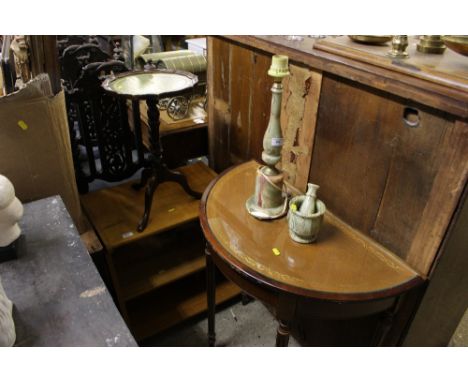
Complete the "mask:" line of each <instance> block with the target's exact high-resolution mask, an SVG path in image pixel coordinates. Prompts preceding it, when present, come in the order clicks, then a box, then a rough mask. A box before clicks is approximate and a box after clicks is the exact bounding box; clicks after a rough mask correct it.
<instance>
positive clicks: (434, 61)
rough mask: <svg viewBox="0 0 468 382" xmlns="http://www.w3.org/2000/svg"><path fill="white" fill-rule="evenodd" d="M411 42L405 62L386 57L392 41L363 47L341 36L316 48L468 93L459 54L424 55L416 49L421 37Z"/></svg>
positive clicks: (466, 72) (411, 38) (467, 75)
mask: <svg viewBox="0 0 468 382" xmlns="http://www.w3.org/2000/svg"><path fill="white" fill-rule="evenodd" d="M408 40H409V41H408V48H407V52H408V54H409V58H408V59H406V60H404V63H403V62H401V61H400V60H395V59H392V58H390V57H388V56H387V52H388V51H390V50H391V42H388V43H386V44H383V45H370V44H360V43H357V42H354V41H352V40H351V39H350V38H349V37H348V36H338V37H327V38H325V39H322V40H319V41H317V42H316V43H315V45H314V48H315V49H320V50H324V51H327V52H331V53H334V54H336V55H339V56H344V57H348V58H351V59H353V60H356V61H362V62H365V63H370V64H373V65H375V66H379V67H383V68H386V69H389V70H392V71H395V72H398V73H401V74H409V75H411V76H414V77H418V78H421V79H424V80H427V81H431V82H434V83H437V84H440V85H445V86H448V87H453V88H455V89H460V90H462V91H468V69H467V66H466V62H465V59H464V58H463V57H462V56H461V55H460V54H458V53H455V52H453V51H452V50H450V49H448V48H447V49H446V50H445V52H444V54H442V55H438V54H427V53H421V52H418V51H417V49H416V46H417V44H418V42H419V38H418V37H416V36H409V37H408Z"/></svg>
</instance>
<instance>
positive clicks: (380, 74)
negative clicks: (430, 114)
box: [222, 36, 468, 118]
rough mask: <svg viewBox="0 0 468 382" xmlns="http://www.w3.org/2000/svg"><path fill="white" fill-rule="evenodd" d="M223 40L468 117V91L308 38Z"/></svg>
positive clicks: (229, 38) (237, 37)
mask: <svg viewBox="0 0 468 382" xmlns="http://www.w3.org/2000/svg"><path fill="white" fill-rule="evenodd" d="M222 39H223V40H224V41H228V42H229V43H237V44H243V45H244V46H249V47H250V49H259V50H261V51H263V52H267V53H273V54H285V55H287V56H289V58H290V60H291V61H295V62H298V63H302V64H305V65H307V66H310V67H311V68H313V69H315V70H319V71H323V72H327V73H331V74H336V75H339V76H342V77H344V78H347V79H351V80H353V81H356V82H358V83H361V84H364V85H368V86H372V87H374V88H375V89H379V90H383V91H386V92H389V93H392V94H394V95H397V96H400V97H403V98H405V99H409V100H412V101H413V102H417V103H420V104H423V105H427V106H430V107H433V108H436V109H440V110H444V111H446V112H449V113H452V114H454V115H457V116H459V117H461V118H468V95H467V93H466V91H461V90H458V89H454V88H452V87H449V86H444V85H440V84H437V83H431V82H429V81H426V80H423V79H420V78H416V77H414V76H413V75H412V74H411V73H410V72H408V73H406V74H402V73H399V72H395V71H392V70H388V69H385V68H380V67H378V66H375V65H372V64H369V63H364V62H358V61H356V60H352V59H349V58H345V57H342V56H337V55H336V54H331V53H328V52H323V51H320V50H317V49H314V44H315V40H314V39H311V38H308V37H306V38H305V39H304V40H303V41H299V42H297V41H288V40H286V39H285V38H284V36H223V37H222ZM413 70H414V69H413Z"/></svg>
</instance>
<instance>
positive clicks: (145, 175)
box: [132, 168, 152, 191]
mask: <svg viewBox="0 0 468 382" xmlns="http://www.w3.org/2000/svg"><path fill="white" fill-rule="evenodd" d="M151 174H152V170H151V169H150V168H144V169H143V171H142V172H141V178H140V183H134V184H132V187H133V189H134V190H137V191H138V190H140V189H142V188H143V187H145V186H146V183H148V179H149V178H150V177H151Z"/></svg>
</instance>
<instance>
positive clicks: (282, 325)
mask: <svg viewBox="0 0 468 382" xmlns="http://www.w3.org/2000/svg"><path fill="white" fill-rule="evenodd" d="M288 343H289V326H288V324H287V323H286V322H285V321H282V320H280V321H279V324H278V330H277V331H276V346H277V347H287V346H288Z"/></svg>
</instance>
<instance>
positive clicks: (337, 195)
mask: <svg viewBox="0 0 468 382" xmlns="http://www.w3.org/2000/svg"><path fill="white" fill-rule="evenodd" d="M394 110H395V109H394V105H393V104H392V103H390V102H387V101H386V100H385V99H384V98H382V97H379V96H377V95H375V94H374V93H371V92H369V91H363V90H361V89H359V88H355V87H354V86H352V85H351V84H349V83H347V82H344V81H339V80H337V79H335V78H333V77H330V76H324V78H323V82H322V95H321V99H320V106H319V116H318V121H317V128H316V129H317V132H316V137H315V148H314V153H313V159H312V163H311V170H310V181H311V182H313V183H316V184H318V185H319V186H320V190H319V197H320V199H322V200H323V201H324V202H325V204H326V205H327V208H328V209H330V210H331V211H333V212H334V213H336V214H337V215H338V216H339V217H340V218H342V219H343V220H344V221H346V222H347V223H348V224H350V225H351V226H353V227H354V228H356V229H358V230H361V231H362V232H364V233H369V232H370V230H371V229H372V227H373V224H374V221H375V216H376V215H377V211H378V208H379V204H380V200H381V197H382V192H383V190H384V187H385V176H386V174H387V172H388V167H389V158H390V157H391V155H392V151H393V147H392V146H393V145H392V142H393V141H392V139H393V136H392V133H391V127H392V121H391V117H392V115H393V114H394Z"/></svg>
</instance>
